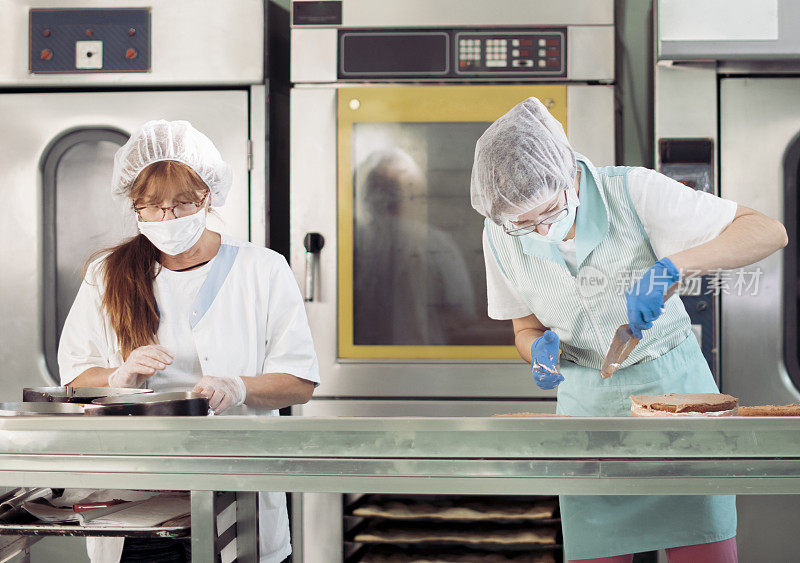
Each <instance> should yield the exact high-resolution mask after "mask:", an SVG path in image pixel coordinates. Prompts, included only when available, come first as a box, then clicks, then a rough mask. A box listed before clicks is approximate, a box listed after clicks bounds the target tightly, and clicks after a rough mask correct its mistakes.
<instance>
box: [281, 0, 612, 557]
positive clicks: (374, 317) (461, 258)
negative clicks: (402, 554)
mask: <svg viewBox="0 0 800 563" xmlns="http://www.w3.org/2000/svg"><path fill="white" fill-rule="evenodd" d="M291 57H292V59H291V81H292V83H293V86H292V90H291V99H290V100H291V114H290V118H291V122H290V129H291V139H290V194H289V200H290V239H291V257H290V262H291V266H292V269H293V271H294V273H295V276H296V278H297V281H298V283H299V284H300V286H301V288H302V291H303V292H304V295H305V298H306V310H307V312H308V318H309V322H310V325H311V330H312V333H313V336H314V342H315V346H316V350H317V354H318V357H319V362H320V374H321V379H322V383H321V385H320V386H319V387H318V388H317V390H316V392H315V394H314V398H313V399H312V400H311V401H310V402H309V403H307V404H305V405H298V406H295V407H293V411H292V412H293V414H295V415H302V416H459V417H461V416H490V415H492V414H496V413H503V412H519V411H539V412H553V411H554V410H555V391H542V390H540V389H539V388H538V387H536V385H534V383H533V381H532V379H531V375H530V367H529V366H528V365H527V364H526V363H525V362H523V361H522V360H521V359H520V358H519V354H518V353H517V351H516V349H515V347H514V337H513V331H512V326H511V322H510V321H502V322H501V321H493V320H491V319H489V318H488V316H487V312H486V308H487V304H486V278H485V266H484V258H483V244H482V230H483V218H482V217H481V216H480V215H479V214H478V213H477V212H475V211H474V210H473V209H472V206H471V204H470V195H469V188H470V174H471V169H472V161H473V155H474V148H475V142H476V141H477V139H478V138H479V137H480V135H481V134H482V133H483V132H484V131H485V130H486V128H487V127H488V126H489V124H491V123H492V122H493V121H494V120H495V119H497V118H498V117H500V116H501V115H503V114H504V113H505V112H507V111H508V110H509V109H511V108H512V107H513V106H514V105H516V104H517V103H519V102H521V101H522V100H524V99H526V98H528V97H530V96H536V97H538V98H540V99H541V100H542V102H543V103H544V104H546V105H547V106H548V107H549V109H550V111H551V112H552V113H553V115H555V116H556V118H557V119H558V120H559V121H560V122H561V123H562V124H563V125H564V129H565V131H566V133H567V136H568V137H569V139H570V142H571V143H572V144H573V146H574V147H575V149H576V150H577V151H579V152H580V153H582V154H584V155H586V156H587V157H589V159H590V160H592V162H594V163H595V164H597V165H609V164H614V163H615V146H614V139H615V129H616V123H615V111H614V14H613V2H612V0H565V1H563V2H557V3H555V2H545V1H542V0H498V1H496V2H463V1H460V0H404V2H402V3H399V2H390V1H388V0H343V1H322V2H319V1H313V2H312V1H294V2H293V3H292V30H291ZM475 492H479V491H475ZM346 503H347V499H344V498H343V496H342V495H340V494H328V493H306V494H303V495H295V497H293V523H294V527H293V532H292V533H293V537H294V543H293V544H294V550H295V552H294V557H295V561H302V562H306V563H317V562H319V563H337V562H340V561H351V560H352V561H356V560H358V555H357V554H354V553H353V552H352V551H353V549H356V550H358V549H362V548H363V547H364V546H358V545H355V544H353V543H352V541H351V540H352V538H351V537H350V536H351V535H352V533H351V532H352V530H349V529H348V526H349V524H348V522H349V521H348V520H347V518H344V517H343V513H344V512H346V511H345V510H344V508H343V507H345V505H346ZM348 538H349V539H348Z"/></svg>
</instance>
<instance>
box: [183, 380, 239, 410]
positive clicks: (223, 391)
mask: <svg viewBox="0 0 800 563" xmlns="http://www.w3.org/2000/svg"><path fill="white" fill-rule="evenodd" d="M192 391H194V392H195V393H200V394H201V395H204V396H206V397H207V398H208V406H209V407H211V410H213V411H214V414H220V413H221V412H223V411H225V410H227V409H229V408H231V407H238V406H239V405H242V404H244V400H245V397H247V388H246V387H245V385H244V380H243V379H242V378H241V377H214V376H212V375H204V376H203V378H202V379H201V380H200V381H198V382H197V385H195V386H194V389H192Z"/></svg>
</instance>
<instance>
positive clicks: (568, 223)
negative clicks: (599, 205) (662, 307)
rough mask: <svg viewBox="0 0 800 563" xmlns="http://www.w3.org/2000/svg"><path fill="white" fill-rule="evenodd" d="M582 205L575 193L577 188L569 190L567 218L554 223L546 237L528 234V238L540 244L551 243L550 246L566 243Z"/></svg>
mask: <svg viewBox="0 0 800 563" xmlns="http://www.w3.org/2000/svg"><path fill="white" fill-rule="evenodd" d="M579 205H580V201H578V194H577V193H576V192H575V188H570V189H568V190H567V216H566V217H564V218H563V219H561V220H560V221H558V222H557V223H553V224H552V225H550V228H549V229H548V230H547V234H546V235H540V234H539V233H537V232H533V233H528V234H527V235H526V236H529V237H531V238H532V239H533V240H536V241H540V242H549V243H550V244H558V243H560V242H563V241H564V237H566V236H567V234H568V233H569V230H570V229H571V228H572V225H573V224H574V223H575V216H576V215H577V213H578V206H579Z"/></svg>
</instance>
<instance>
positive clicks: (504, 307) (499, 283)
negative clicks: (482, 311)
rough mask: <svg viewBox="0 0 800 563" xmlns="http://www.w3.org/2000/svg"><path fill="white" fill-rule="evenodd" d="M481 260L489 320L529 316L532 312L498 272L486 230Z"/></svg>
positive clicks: (498, 266) (503, 275) (510, 284)
mask: <svg viewBox="0 0 800 563" xmlns="http://www.w3.org/2000/svg"><path fill="white" fill-rule="evenodd" d="M483 260H484V262H486V300H487V302H488V305H489V307H488V309H489V318H490V319H495V320H498V321H506V320H508V319H521V318H522V317H527V316H528V315H530V314H531V313H532V311H531V310H530V309H529V308H528V305H527V304H526V303H525V301H524V300H523V299H522V297H520V296H519V293H518V292H517V289H516V288H515V287H514V285H513V284H512V283H511V281H510V280H509V279H508V278H507V277H506V276H505V274H503V272H502V270H500V265H499V264H498V263H497V259H496V258H495V256H494V252H492V248H491V246H490V245H489V236H488V235H487V234H486V229H484V230H483Z"/></svg>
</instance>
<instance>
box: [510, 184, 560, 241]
mask: <svg viewBox="0 0 800 563" xmlns="http://www.w3.org/2000/svg"><path fill="white" fill-rule="evenodd" d="M559 199H561V195H559ZM563 199H564V204H563V205H562V206H561V207H560V208H559V209H556V210H555V211H553V212H551V213H549V214H547V215H545V216H544V217H543V218H542V219H540V220H539V221H536V222H535V223H534V222H527V223H505V224H503V230H504V231H505V233H506V234H507V235H511V236H512V237H520V236H523V235H527V234H530V233H532V232H533V231H535V230H536V227H538V226H539V225H552V224H553V223H557V222H559V221H561V219H563V218H564V217H566V216H567V214H568V213H569V209H568V208H567V202H566V199H567V192H566V190H565V191H564V192H563Z"/></svg>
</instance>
